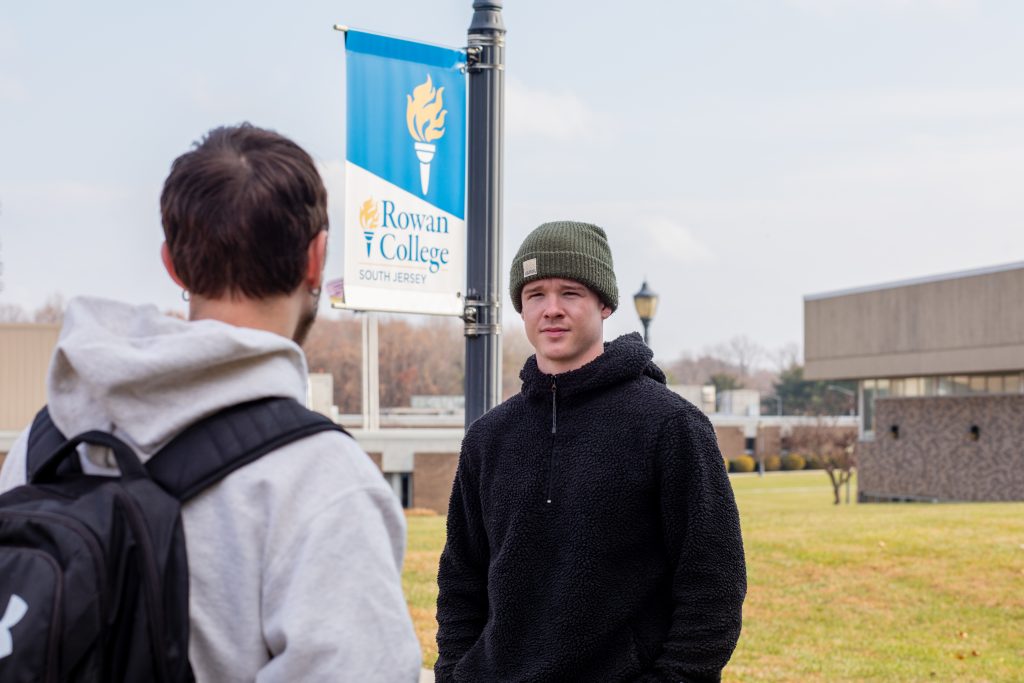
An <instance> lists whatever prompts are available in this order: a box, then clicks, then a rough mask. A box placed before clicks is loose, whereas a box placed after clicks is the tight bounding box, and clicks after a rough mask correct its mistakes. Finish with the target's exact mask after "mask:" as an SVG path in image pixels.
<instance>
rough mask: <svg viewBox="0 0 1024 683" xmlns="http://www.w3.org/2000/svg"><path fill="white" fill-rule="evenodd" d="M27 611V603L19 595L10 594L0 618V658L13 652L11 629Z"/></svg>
mask: <svg viewBox="0 0 1024 683" xmlns="http://www.w3.org/2000/svg"><path fill="white" fill-rule="evenodd" d="M26 612H28V603H27V602H25V601H24V600H22V599H21V596H19V595H16V594H12V595H11V599H10V600H8V601H7V610H6V611H5V612H4V616H3V619H0V659H3V658H4V657H6V656H7V655H9V654H11V653H12V652H14V639H13V638H12V637H11V629H12V628H14V625H15V624H17V623H18V622H19V621H21V618H22V617H24V616H25V613H26Z"/></svg>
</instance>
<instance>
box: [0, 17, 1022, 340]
mask: <svg viewBox="0 0 1024 683" xmlns="http://www.w3.org/2000/svg"><path fill="white" fill-rule="evenodd" d="M505 5H506V7H505V10H504V18H505V23H506V26H507V28H508V31H509V32H508V36H507V45H508V51H507V71H506V74H507V79H508V80H507V94H508V110H507V137H506V152H507V160H506V165H505V190H506V194H505V207H506V208H505V233H504V235H505V246H504V259H503V260H504V271H505V272H504V276H503V280H504V281H505V282H506V283H507V277H508V275H507V270H508V264H509V262H510V260H511V257H512V255H513V254H514V252H515V249H516V248H517V247H518V244H519V242H520V241H521V240H522V238H523V237H524V236H525V235H526V233H527V232H528V231H529V230H530V229H532V228H533V227H535V226H536V225H537V224H539V223H540V222H543V221H545V220H551V219H558V218H576V219H583V220H589V221H593V222H596V223H598V224H600V225H602V226H604V227H605V228H607V230H608V232H609V236H610V239H611V243H612V248H613V252H614V256H615V261H616V271H617V274H618V278H619V287H620V290H621V292H622V295H623V300H622V306H621V308H620V310H619V311H618V313H616V315H614V316H612V318H611V319H610V320H609V322H608V323H607V326H606V336H607V337H608V338H613V337H615V336H617V335H618V334H620V333H623V332H627V331H630V330H633V329H638V328H639V322H638V320H637V317H636V314H635V312H634V311H633V307H632V301H631V295H632V294H633V293H634V292H635V291H636V290H638V289H639V288H640V284H641V281H642V280H643V278H644V277H645V276H646V277H647V278H648V281H649V284H650V286H651V288H652V289H654V290H656V291H657V292H658V293H659V294H660V295H661V305H660V308H659V311H658V315H657V318H656V319H655V321H654V323H653V326H652V345H653V346H654V348H655V351H656V353H657V355H658V357H660V358H665V359H669V358H674V357H676V356H678V355H679V354H680V353H681V352H684V351H689V352H699V351H700V350H701V349H702V348H704V347H706V346H709V345H712V344H715V343H717V342H722V341H725V340H727V339H729V338H731V337H734V336H737V335H747V336H749V337H751V338H752V339H755V340H756V341H758V342H759V343H760V344H762V345H764V346H766V347H769V348H775V347H779V346H782V345H784V344H786V343H788V342H797V343H800V344H802V339H803V327H802V326H803V320H802V311H803V300H802V298H803V296H804V295H805V294H814V293H820V292H824V291H831V290H837V289H844V288H849V287H858V286H863V285H870V284H874V283H880V282H887V281H893V280H901V279H906V278H914V277H920V276H926V275H933V274H938V273H944V272H950V271H958V270H964V269H973V268H980V267H985V266H991V265H996V264H1002V263H1007V262H1013V261H1021V260H1024V191H1022V186H1024V68H1022V67H1024V3H1022V2H1019V0H1003V1H998V0H993V1H985V0H747V1H740V0H716V1H715V2H707V1H705V0H702V1H700V2H697V1H690V0H686V1H679V2H671V3H670V2H638V1H635V2H631V3H623V2H598V1H591V2H586V3H584V2H559V1H557V0H551V1H549V2H538V1H526V0H518V1H516V0H507V1H506V3H505ZM471 14H472V2H471V0H460V1H458V2H455V1H452V0H431V1H427V0H418V1H413V0H401V1H399V0H375V1H374V2H359V3H355V2H330V3H329V2H319V1H314V0H310V1H304V2H297V3H284V2H277V3H271V2H260V1H258V0H247V1H246V2H213V1H210V0H205V1H203V2H197V1H191V0H186V1H179V2H175V3H163V4H161V5H160V6H159V7H153V6H152V4H151V3H140V2H94V3H80V2H36V3H29V2H23V3H10V4H9V6H8V7H6V8H5V9H4V11H3V13H2V14H0V261H2V262H3V266H4V271H3V273H2V275H0V278H2V281H3V285H4V289H3V291H2V292H0V303H16V304H20V305H22V306H24V307H26V308H28V309H31V308H34V307H37V306H39V305H40V304H42V303H43V301H44V300H45V299H46V298H47V296H48V295H49V294H51V293H54V292H59V293H61V294H63V295H64V296H66V297H67V296H73V295H76V294H92V295H101V296H107V297H113V298H118V299H123V300H127V301H132V302H153V303H156V304H157V305H158V306H160V307H161V308H182V307H183V304H182V302H181V299H180V292H179V291H178V290H177V289H176V288H175V287H174V286H173V285H172V284H171V282H170V280H169V279H168V278H167V276H166V275H165V273H164V272H163V270H162V267H161V265H160V261H159V247H160V244H161V242H162V239H163V238H162V232H161V229H160V220H159V207H158V197H159V192H160V188H161V186H162V183H163V180H164V178H165V177H166V175H167V172H168V168H169V165H170V163H171V161H172V160H173V159H174V158H175V157H176V156H177V155H179V154H181V153H182V152H184V151H185V150H186V149H187V148H188V147H189V145H190V143H191V142H192V141H194V140H196V139H197V138H199V137H200V136H201V135H202V133H203V132H205V131H206V130H207V129H209V128H211V127H213V126H216V125H220V124H225V123H236V122H239V121H243V120H248V121H251V122H253V123H255V124H257V125H261V126H265V127H269V128H273V129H276V130H278V131H279V132H281V133H284V134H286V135H288V136H290V137H292V138H294V139H295V140H296V141H297V142H299V143H300V144H301V145H303V146H304V147H305V148H306V149H307V150H309V151H310V153H311V154H312V155H313V156H314V157H315V158H316V159H317V160H318V162H319V163H320V164H321V169H322V171H323V173H324V176H325V178H326V180H327V183H328V189H329V191H330V193H331V220H332V224H333V225H334V227H335V229H341V227H342V218H341V216H342V211H341V209H342V206H341V202H342V200H343V196H344V192H343V188H344V179H343V177H342V173H341V169H342V161H343V155H344V114H345V102H344V91H343V85H344V54H343V39H342V36H341V34H339V33H337V32H335V31H332V30H331V26H332V24H334V23H336V22H340V23H344V24H347V25H349V26H353V27H357V28H362V29H366V30H373V31H379V32H383V33H389V34H393V35H400V36H404V37H409V38H413V39H418V40H425V41H429V42H435V43H440V44H447V45H452V46H462V45H464V44H465V33H466V28H467V26H468V25H469V20H470V17H471ZM329 275H332V274H329ZM505 314H506V323H507V324H516V323H515V318H514V317H509V314H513V312H512V308H511V305H510V304H509V303H508V300H507V294H506V295H505ZM513 315H514V314H513Z"/></svg>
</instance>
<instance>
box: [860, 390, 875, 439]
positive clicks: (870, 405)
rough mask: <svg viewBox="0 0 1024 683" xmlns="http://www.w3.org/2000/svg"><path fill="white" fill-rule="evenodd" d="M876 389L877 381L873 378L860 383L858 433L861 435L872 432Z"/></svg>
mask: <svg viewBox="0 0 1024 683" xmlns="http://www.w3.org/2000/svg"><path fill="white" fill-rule="evenodd" d="M876 390H877V382H876V381H875V380H873V379H866V380H864V381H863V382H861V383H860V402H861V410H860V415H861V422H860V433H861V436H863V437H870V436H871V435H872V434H874V430H875V392H876Z"/></svg>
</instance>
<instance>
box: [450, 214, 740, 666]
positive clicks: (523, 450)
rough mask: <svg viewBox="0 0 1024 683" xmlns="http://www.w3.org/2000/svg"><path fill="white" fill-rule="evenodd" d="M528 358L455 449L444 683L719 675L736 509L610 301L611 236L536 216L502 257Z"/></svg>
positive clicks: (701, 422) (734, 629)
mask: <svg viewBox="0 0 1024 683" xmlns="http://www.w3.org/2000/svg"><path fill="white" fill-rule="evenodd" d="M510 291H511V295H512V304H513V306H514V307H515V309H516V311H517V312H520V313H521V315H522V318H523V323H524V325H525V327H526V335H527V337H528V338H529V340H530V343H531V344H532V345H533V347H534V349H535V350H536V355H534V356H531V357H530V359H529V360H527V361H526V365H525V367H524V368H523V371H522V373H521V374H520V377H521V378H522V380H523V389H522V392H521V393H520V394H518V395H517V396H514V397H512V398H511V399H509V400H508V401H506V402H505V403H503V404H502V405H500V406H498V407H497V408H495V409H494V410H492V411H490V412H488V413H486V414H485V415H484V416H483V417H481V418H480V419H479V420H477V421H476V422H475V423H474V424H473V425H472V426H471V427H470V428H469V431H468V432H467V434H466V437H465V440H464V441H463V445H462V454H461V458H460V460H459V467H458V472H457V474H456V477H455V485H454V488H453V490H452V497H451V504H450V506H449V511H448V540H447V544H446V545H445V549H444V553H443V554H442V555H441V566H440V573H439V575H438V584H439V587H440V594H439V596H438V610H437V619H438V624H439V628H438V633H437V643H438V649H439V657H438V660H437V665H436V666H435V669H434V670H435V673H436V675H437V680H438V682H439V683H446V682H448V681H535V682H539V681H552V682H554V681H560V682H561V681H602V682H612V681H666V682H667V681H673V682H675V681H717V680H719V679H720V677H721V670H722V668H723V667H724V666H725V664H726V662H727V661H728V660H729V657H730V655H731V654H732V651H733V648H734V647H735V646H736V640H737V638H738V637H739V633H740V621H741V608H742V604H743V598H744V594H745V592H746V571H745V565H744V559H743V545H742V540H741V538H740V525H739V517H738V515H737V511H736V505H735V503H734V501H733V495H732V489H731V487H730V484H729V480H728V477H727V476H726V473H725V468H724V466H723V461H722V456H721V454H720V453H719V450H718V444H717V442H716V439H715V433H714V430H713V429H712V427H711V424H710V423H709V422H708V420H707V418H706V417H704V415H703V414H702V413H701V412H700V411H699V410H697V409H696V408H694V407H693V406H692V405H690V404H689V403H687V402H686V401H685V400H683V399H682V398H680V397H679V396H677V395H676V394H674V393H673V392H671V391H669V390H668V389H667V388H666V386H665V375H664V374H663V373H662V372H661V370H659V369H658V368H657V367H656V366H655V365H654V364H653V363H652V362H651V357H652V354H651V351H650V349H648V348H647V346H646V345H645V344H644V343H643V341H642V340H641V339H640V336H639V335H638V334H635V333H634V334H630V335H626V336H624V337H620V338H619V339H616V340H615V341H613V342H611V343H609V344H604V343H603V324H604V320H605V319H606V318H607V317H608V316H609V315H611V314H612V312H613V311H614V310H615V308H616V306H617V305H618V288H617V287H616V284H615V273H614V271H613V270H612V256H611V251H610V249H609V247H608V241H607V238H606V236H605V233H604V231H603V230H602V229H601V228H599V227H597V226H595V225H589V224H586V223H576V222H568V221H566V222H557V223H546V224H544V225H542V226H540V227H539V228H537V229H536V230H534V231H533V232H532V233H531V234H530V235H529V236H528V237H527V238H526V240H525V241H524V242H523V244H522V246H521V247H520V248H519V252H518V253H517V254H516V256H515V259H513V261H512V274H511V285H510Z"/></svg>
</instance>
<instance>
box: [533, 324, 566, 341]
mask: <svg viewBox="0 0 1024 683" xmlns="http://www.w3.org/2000/svg"><path fill="white" fill-rule="evenodd" d="M540 333H541V334H543V335H545V336H547V337H551V338H553V339H557V338H558V337H562V336H564V335H566V334H568V333H569V330H568V329H567V328H565V327H545V328H542V329H541V331H540Z"/></svg>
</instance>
